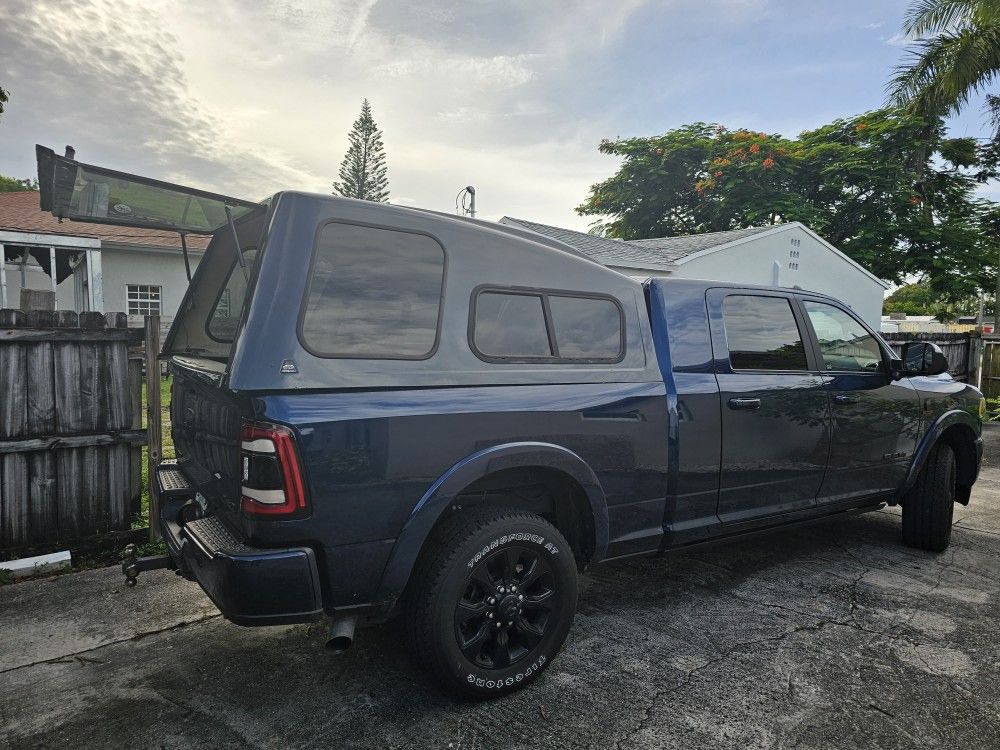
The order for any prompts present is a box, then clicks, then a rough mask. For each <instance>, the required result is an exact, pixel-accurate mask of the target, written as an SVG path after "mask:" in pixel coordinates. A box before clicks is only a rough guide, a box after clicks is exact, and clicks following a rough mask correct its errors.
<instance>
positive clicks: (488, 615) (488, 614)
mask: <svg viewBox="0 0 1000 750" xmlns="http://www.w3.org/2000/svg"><path fill="white" fill-rule="evenodd" d="M486 616H487V617H488V618H490V619H491V620H492V619H493V613H492V612H487V613H486Z"/></svg>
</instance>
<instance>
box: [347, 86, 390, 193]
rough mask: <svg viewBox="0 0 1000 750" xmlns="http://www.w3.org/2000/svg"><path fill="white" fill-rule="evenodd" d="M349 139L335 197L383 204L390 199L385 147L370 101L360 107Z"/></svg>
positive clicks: (364, 102) (365, 101)
mask: <svg viewBox="0 0 1000 750" xmlns="http://www.w3.org/2000/svg"><path fill="white" fill-rule="evenodd" d="M347 137H348V139H349V141H350V147H349V148H348V149H347V154H345V155H344V160H343V161H342V162H341V164H340V181H339V182H335V183H333V190H334V193H335V194H337V195H343V196H344V197H346V198H361V199H362V200H367V201H376V202H381V203H384V202H385V201H386V200H388V199H389V179H388V177H387V176H386V165H385V147H384V146H383V144H382V131H381V130H379V128H378V125H376V124H375V119H374V118H373V117H372V108H371V105H370V104H369V103H368V100H367V99H365V100H364V101H363V102H362V103H361V114H360V115H359V116H358V119H357V120H355V121H354V125H353V126H352V127H351V132H350V133H349V134H348V136H347Z"/></svg>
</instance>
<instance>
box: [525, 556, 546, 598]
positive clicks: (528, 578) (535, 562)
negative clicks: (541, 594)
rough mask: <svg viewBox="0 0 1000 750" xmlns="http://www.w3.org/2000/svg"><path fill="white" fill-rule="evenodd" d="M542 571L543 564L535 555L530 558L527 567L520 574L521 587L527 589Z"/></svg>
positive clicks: (540, 575)
mask: <svg viewBox="0 0 1000 750" xmlns="http://www.w3.org/2000/svg"><path fill="white" fill-rule="evenodd" d="M544 573H545V566H543V565H542V563H541V561H540V560H539V559H538V558H537V557H534V558H532V560H531V564H530V565H529V566H528V569H527V570H526V571H525V572H524V574H523V575H522V576H521V588H522V589H523V590H525V591H527V590H528V589H529V588H530V587H531V586H532V585H533V584H534V583H535V582H536V581H537V580H538V579H539V578H541V577H542V575H543V574H544Z"/></svg>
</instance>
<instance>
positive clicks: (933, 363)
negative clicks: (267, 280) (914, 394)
mask: <svg viewBox="0 0 1000 750" xmlns="http://www.w3.org/2000/svg"><path fill="white" fill-rule="evenodd" d="M901 359H902V360H903V374H904V375H906V376H912V375H940V374H941V373H942V372H948V358H947V357H945V356H944V352H942V351H941V347H939V346H938V345H937V344H932V343H931V342H930V341H908V342H907V343H905V344H903V354H902V357H901Z"/></svg>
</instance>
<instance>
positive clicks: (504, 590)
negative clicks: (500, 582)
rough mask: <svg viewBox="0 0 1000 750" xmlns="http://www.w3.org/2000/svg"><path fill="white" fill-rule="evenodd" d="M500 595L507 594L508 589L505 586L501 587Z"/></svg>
mask: <svg viewBox="0 0 1000 750" xmlns="http://www.w3.org/2000/svg"><path fill="white" fill-rule="evenodd" d="M500 593H501V594H506V593H507V589H505V588H504V587H503V586H501V587H500Z"/></svg>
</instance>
